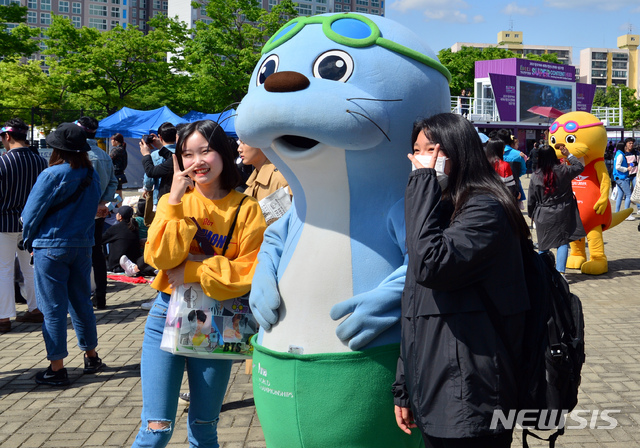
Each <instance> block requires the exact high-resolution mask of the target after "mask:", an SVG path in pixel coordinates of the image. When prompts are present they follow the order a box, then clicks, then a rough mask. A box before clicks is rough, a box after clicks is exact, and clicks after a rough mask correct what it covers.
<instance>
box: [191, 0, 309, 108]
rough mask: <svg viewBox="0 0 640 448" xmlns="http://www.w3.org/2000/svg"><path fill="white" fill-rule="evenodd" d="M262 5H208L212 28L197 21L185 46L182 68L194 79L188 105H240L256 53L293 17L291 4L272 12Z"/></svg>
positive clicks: (255, 1) (241, 1)
mask: <svg viewBox="0 0 640 448" xmlns="http://www.w3.org/2000/svg"><path fill="white" fill-rule="evenodd" d="M261 4H262V2H261V1H259V0H211V1H209V3H208V4H207V5H206V11H207V15H208V16H209V17H210V18H211V23H204V22H201V21H200V22H197V24H196V31H195V33H194V35H193V39H192V40H188V41H187V42H186V43H185V47H184V61H183V66H182V67H183V69H184V70H185V71H186V72H188V73H189V74H190V75H191V76H192V81H193V87H194V88H195V89H194V90H193V94H194V97H193V98H192V100H193V102H194V104H195V105H197V107H204V106H205V105H208V106H209V108H211V106H213V108H215V109H216V110H221V109H222V108H224V107H226V106H228V105H229V104H231V103H235V102H238V101H240V100H241V99H242V98H243V97H244V95H245V94H246V93H247V88H248V85H249V78H250V77H251V73H252V71H253V69H254V67H255V65H256V63H257V62H258V60H259V59H260V49H261V48H262V46H263V45H264V43H265V42H266V41H267V39H268V38H269V37H270V36H271V35H272V34H274V33H275V32H276V31H277V30H278V29H279V28H280V27H281V26H282V25H284V23H285V22H286V21H288V20H289V19H290V18H293V17H295V16H296V15H297V11H296V9H295V8H294V5H293V3H292V2H291V0H281V1H280V3H279V4H278V5H276V6H274V7H273V9H272V10H271V11H266V10H264V9H262V8H261ZM194 6H199V5H197V4H196V3H194ZM197 107H196V108H197Z"/></svg>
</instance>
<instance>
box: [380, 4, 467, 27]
mask: <svg viewBox="0 0 640 448" xmlns="http://www.w3.org/2000/svg"><path fill="white" fill-rule="evenodd" d="M391 8H392V9H395V10H398V11H400V12H407V11H409V10H422V11H424V15H425V17H426V18H427V19H429V20H442V21H444V22H454V23H468V21H469V19H468V17H467V15H466V14H464V13H463V12H462V11H463V10H465V9H469V5H468V4H467V2H465V1H464V0H396V1H395V2H393V3H391Z"/></svg>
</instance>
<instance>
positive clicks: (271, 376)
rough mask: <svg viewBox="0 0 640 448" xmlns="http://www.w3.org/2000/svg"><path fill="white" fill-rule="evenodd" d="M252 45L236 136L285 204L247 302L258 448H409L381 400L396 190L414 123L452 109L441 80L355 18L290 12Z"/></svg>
mask: <svg viewBox="0 0 640 448" xmlns="http://www.w3.org/2000/svg"><path fill="white" fill-rule="evenodd" d="M262 53H263V55H262V58H261V60H260V62H259V63H258V66H257V67H256V69H255V70H254V72H253V76H252V78H251V85H250V88H249V93H248V94H247V96H246V97H245V98H244V99H243V101H242V103H241V104H240V106H239V107H238V116H237V118H236V131H237V133H238V135H239V137H240V138H241V139H242V140H243V141H244V142H245V143H247V144H249V145H251V146H255V147H259V148H264V149H263V151H264V152H265V154H266V155H267V157H268V158H269V160H271V161H272V162H273V163H274V164H275V165H276V167H277V168H278V169H279V170H280V171H281V172H282V173H283V174H284V176H285V177H286V179H287V181H288V182H289V185H290V187H291V190H292V191H293V197H294V204H293V206H292V207H291V209H290V210H289V212H287V214H286V215H285V216H284V217H283V218H281V219H280V220H279V221H277V222H276V223H274V224H272V225H271V226H270V227H269V228H268V229H267V232H266V233H265V240H264V243H263V245H262V248H261V251H260V254H259V255H258V260H259V262H258V266H257V268H256V272H255V276H254V279H253V286H252V291H251V299H250V303H251V307H252V309H253V311H254V313H255V317H256V319H257V320H258V322H259V323H260V324H261V326H262V329H261V332H260V335H259V337H258V338H257V340H256V341H255V344H254V347H255V351H254V362H253V382H254V396H255V403H256V408H257V411H258V417H259V418H260V423H261V425H262V428H263V430H264V435H265V439H266V442H267V446H268V447H269V448H297V447H300V448H302V447H305V448H328V447H341V448H342V447H348V448H352V447H362V448H375V447H384V448H401V447H417V446H420V445H421V443H422V441H421V438H420V435H419V433H417V432H416V433H414V434H413V436H408V435H406V434H404V433H403V432H402V431H401V430H400V429H399V428H398V427H397V426H396V423H395V418H394V414H393V397H392V395H391V385H392V383H393V382H394V380H395V370H396V364H397V361H398V355H399V341H400V328H399V327H400V323H399V320H400V319H399V318H400V299H401V295H402V289H403V285H404V280H405V273H406V261H407V260H406V249H405V229H404V210H403V201H402V198H403V195H404V189H405V186H406V183H407V178H408V174H409V172H410V170H411V164H410V163H409V162H408V161H407V158H406V154H407V152H410V151H411V142H410V137H411V130H412V126H413V122H414V121H415V119H416V118H418V117H427V116H430V115H433V114H436V113H440V112H446V111H449V110H450V94H449V87H448V81H449V79H450V74H449V72H448V71H447V69H446V68H445V67H444V66H442V65H441V64H440V63H439V62H438V61H437V59H436V57H435V54H434V53H433V52H432V51H431V50H430V49H429V47H427V46H426V45H424V44H423V43H421V41H420V39H419V38H418V37H417V36H416V35H415V34H413V33H412V32H410V31H409V30H407V29H406V28H404V27H402V26H400V25H398V24H397V23H395V22H393V21H390V20H388V19H385V18H382V17H378V16H370V15H363V14H352V13H345V14H324V15H319V16H313V17H300V18H296V19H294V20H292V21H290V22H289V23H287V24H286V25H285V26H284V27H283V28H282V29H280V31H278V32H277V33H276V34H275V35H274V36H273V37H272V38H271V39H270V40H269V41H268V42H267V43H266V44H265V47H264V49H263V51H262ZM425 343H428V341H425Z"/></svg>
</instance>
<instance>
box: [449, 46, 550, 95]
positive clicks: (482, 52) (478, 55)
mask: <svg viewBox="0 0 640 448" xmlns="http://www.w3.org/2000/svg"><path fill="white" fill-rule="evenodd" d="M516 57H519V56H518V55H517V54H515V53H514V52H513V51H511V50H507V49H506V48H498V47H487V48H484V49H481V48H475V47H462V49H461V50H460V51H458V52H456V53H454V52H452V51H451V49H450V48H445V49H442V50H440V52H439V53H438V59H440V62H441V63H442V64H444V66H445V67H447V68H448V69H449V71H450V72H451V76H452V79H451V83H450V84H449V87H450V89H451V92H452V94H453V95H454V96H455V95H457V94H458V93H459V92H461V91H462V89H465V90H471V91H473V80H474V78H475V63H476V61H489V60H492V59H509V58H516ZM526 59H531V60H534V61H541V62H553V63H556V64H557V63H558V56H557V55H556V54H555V53H549V54H542V55H534V54H528V55H527V56H526Z"/></svg>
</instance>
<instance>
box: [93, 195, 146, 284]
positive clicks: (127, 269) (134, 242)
mask: <svg viewBox="0 0 640 448" xmlns="http://www.w3.org/2000/svg"><path fill="white" fill-rule="evenodd" d="M132 218H133V208H131V207H129V206H128V205H123V206H122V207H120V208H119V209H117V211H116V219H117V221H118V222H117V223H116V224H115V225H113V226H111V227H109V228H108V229H107V231H106V232H105V233H104V235H103V238H102V242H103V243H104V244H109V256H108V259H107V268H108V269H109V270H110V271H111V272H123V271H124V273H125V274H126V275H128V276H129V277H137V276H147V275H149V276H151V275H154V269H153V268H152V267H151V266H149V265H148V264H146V263H144V259H143V257H142V251H141V250H140V237H139V235H138V223H137V222H136V220H135V219H132ZM131 260H136V262H135V263H134V262H132V261H131Z"/></svg>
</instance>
